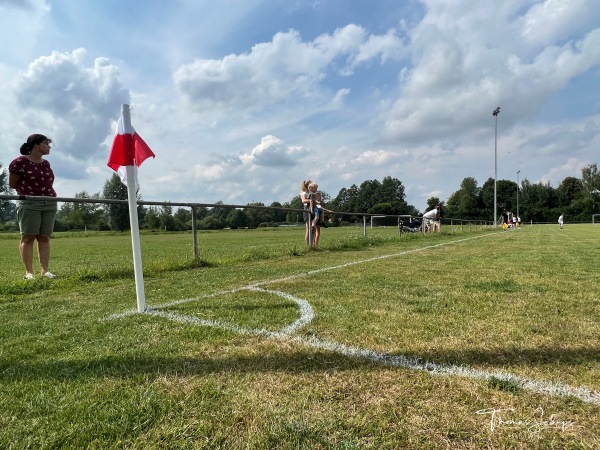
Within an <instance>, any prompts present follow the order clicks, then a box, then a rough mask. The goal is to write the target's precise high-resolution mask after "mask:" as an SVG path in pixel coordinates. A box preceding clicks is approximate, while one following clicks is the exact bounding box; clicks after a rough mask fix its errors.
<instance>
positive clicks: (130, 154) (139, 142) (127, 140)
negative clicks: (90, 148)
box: [107, 105, 156, 172]
mask: <svg viewBox="0 0 600 450" xmlns="http://www.w3.org/2000/svg"><path fill="white" fill-rule="evenodd" d="M123 106H127V108H123V110H122V111H121V116H120V117H119V121H118V122H117V133H116V134H115V139H114V140H113V145H112V148H111V149H110V155H109V156H108V163H107V165H108V167H110V168H111V169H112V170H114V171H115V172H117V171H118V170H119V167H121V166H133V165H134V164H135V165H136V166H138V167H139V166H141V165H142V163H143V162H144V161H145V160H146V159H148V158H150V157H153V158H154V157H155V156H156V155H155V154H154V152H153V151H152V150H150V147H148V144H146V142H144V140H143V139H142V138H141V136H140V135H139V134H137V132H136V131H135V129H134V128H133V126H132V125H131V120H125V118H124V117H123V115H125V114H127V115H128V114H129V105H123ZM125 109H126V110H125Z"/></svg>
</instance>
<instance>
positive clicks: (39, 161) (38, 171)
mask: <svg viewBox="0 0 600 450" xmlns="http://www.w3.org/2000/svg"><path fill="white" fill-rule="evenodd" d="M51 143H52V139H49V138H47V137H46V136H44V135H43V134H32V135H31V136H29V137H28V138H27V142H25V143H24V144H23V145H21V149H20V151H21V156H19V157H17V158H15V159H14V160H13V161H12V162H11V163H10V165H9V166H8V172H9V176H8V184H9V186H10V187H11V188H12V189H15V190H16V191H17V193H18V194H19V195H32V196H36V197H56V191H55V190H54V188H53V185H54V172H52V168H51V167H50V163H49V162H48V161H47V160H46V159H44V156H47V155H49V154H50V144H51ZM56 211H57V203H56V202H55V201H44V200H19V201H18V202H17V220H18V222H19V230H20V232H21V241H20V243H19V253H20V254H21V259H22V260H23V264H24V265H25V276H24V277H23V278H24V279H25V280H33V279H34V278H35V275H34V274H33V247H34V245H33V244H34V242H35V241H37V250H38V258H39V261H40V266H41V269H42V271H41V275H42V277H46V278H56V275H54V274H53V273H52V272H50V271H49V270H48V264H49V262H50V235H51V234H52V231H53V230H54V220H55V219H56Z"/></svg>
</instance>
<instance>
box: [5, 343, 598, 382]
mask: <svg viewBox="0 0 600 450" xmlns="http://www.w3.org/2000/svg"><path fill="white" fill-rule="evenodd" d="M390 356H393V355H391V354H390ZM397 356H400V355H399V354H398V355H397ZM402 356H405V357H407V358H409V359H414V360H417V361H420V362H422V363H425V362H433V363H436V364H439V365H469V366H481V365H490V366H497V370H503V369H504V368H506V366H516V365H532V366H545V365H552V366H571V365H577V366H587V365H589V364H590V363H597V362H598V361H600V348H597V347H596V348H572V349H562V348H558V347H557V348H551V347H545V348H531V349H522V350H519V351H517V350H494V351H487V350H471V351H461V352H450V353H446V354H442V353H438V352H432V353H424V354H423V353H421V354H418V355H417V354H411V353H403V354H402ZM383 365H384V364H381V363H377V362H374V361H372V360H370V359H365V358H356V357H350V356H345V355H341V354H336V353H331V352H326V351H318V350H315V351H311V350H299V351H294V352H281V351H280V352H275V353H272V354H268V355H252V356H228V357H214V356H206V357H203V356H198V357H184V356H173V357H169V356H145V355H139V354H131V353H127V354H121V355H115V356H105V357H102V358H96V359H94V358H90V359H85V360H82V359H73V360H58V361H56V360H55V361H37V362H35V361H31V362H27V361H22V360H21V361H18V362H15V363H13V364H11V363H10V362H7V361H3V362H2V363H1V364H0V380H2V381H3V382H9V381H21V380H24V379H25V380H31V379H42V380H43V379H59V380H63V379H82V378H83V379H85V378H104V377H130V376H131V377H134V376H138V375H144V376H148V375H150V376H151V375H156V376H157V377H159V376H161V377H162V376H165V375H171V376H178V377H187V376H191V375H209V374H218V373H220V374H225V373H261V372H264V373H267V372H281V373H289V374H298V373H312V372H332V371H336V372H339V371H346V370H355V369H357V368H367V367H372V368H375V367H383Z"/></svg>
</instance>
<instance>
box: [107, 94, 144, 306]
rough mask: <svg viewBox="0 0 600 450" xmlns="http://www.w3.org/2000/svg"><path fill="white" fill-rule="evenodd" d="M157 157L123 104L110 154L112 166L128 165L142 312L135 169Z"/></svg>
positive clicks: (136, 282)
mask: <svg viewBox="0 0 600 450" xmlns="http://www.w3.org/2000/svg"><path fill="white" fill-rule="evenodd" d="M150 156H152V157H154V153H153V152H152V150H150V147H148V145H147V144H146V143H145V142H144V140H143V139H142V138H141V137H140V136H139V135H138V134H137V133H136V132H135V129H134V128H133V127H132V126H131V115H130V114H129V105H121V117H119V122H118V124H117V134H116V136H115V140H114V141H113V145H112V148H111V150H110V155H109V156H108V164H107V165H108V167H110V168H111V169H112V170H114V171H117V172H121V173H120V175H121V180H123V176H122V175H123V174H122V172H123V170H122V169H125V175H126V178H127V180H126V182H125V181H124V183H125V184H126V185H127V204H128V205H129V223H130V225H131V245H132V248H133V270H134V273H135V291H136V296H137V307H138V311H139V312H144V311H145V310H146V295H145V293H144V272H143V270H142V249H141V245H140V229H139V223H138V215H137V195H136V193H137V187H136V184H137V183H136V182H135V171H134V169H137V167H139V166H140V165H141V164H142V163H143V162H144V161H145V160H146V159H147V158H149V157H150Z"/></svg>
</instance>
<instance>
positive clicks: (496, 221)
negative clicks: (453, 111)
mask: <svg viewBox="0 0 600 450" xmlns="http://www.w3.org/2000/svg"><path fill="white" fill-rule="evenodd" d="M498 114H500V107H499V106H498V107H497V108H496V109H495V110H494V112H492V116H494V117H495V118H496V131H495V133H494V226H495V227H497V226H498V187H497V185H498Z"/></svg>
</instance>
